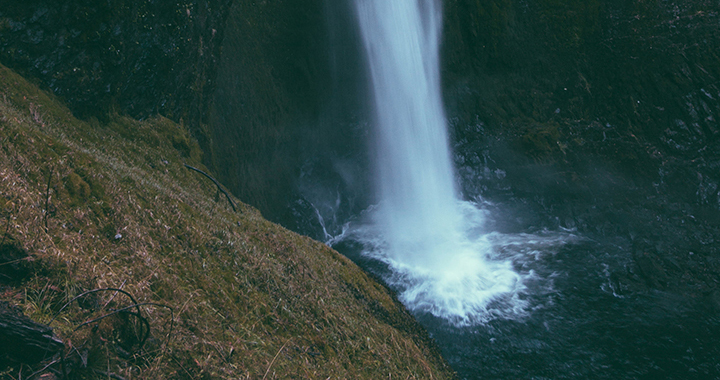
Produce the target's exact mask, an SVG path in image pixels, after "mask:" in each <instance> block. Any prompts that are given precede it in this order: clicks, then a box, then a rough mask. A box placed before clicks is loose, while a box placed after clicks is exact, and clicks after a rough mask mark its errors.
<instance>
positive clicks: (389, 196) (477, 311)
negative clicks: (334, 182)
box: [346, 0, 524, 323]
mask: <svg viewBox="0 0 720 380" xmlns="http://www.w3.org/2000/svg"><path fill="white" fill-rule="evenodd" d="M356 10H357V15H358V20H359V24H360V30H361V33H362V38H363V42H364V47H365V52H366V56H367V60H368V68H369V73H370V77H371V79H372V88H373V98H374V109H375V124H376V126H377V128H376V141H375V146H376V151H377V155H376V158H375V159H376V160H375V166H376V173H377V180H376V183H377V186H376V188H377V194H378V197H379V204H378V207H376V208H374V209H373V210H372V212H369V216H370V219H371V221H370V222H369V223H365V224H362V223H361V224H355V225H353V227H352V228H351V229H352V230H353V231H351V232H349V233H348V235H347V236H346V237H348V236H349V235H353V237H352V238H354V239H357V240H358V241H361V242H363V243H364V244H365V247H366V250H365V252H364V254H365V255H366V256H370V257H374V258H376V259H378V260H381V261H383V262H385V263H387V265H388V266H389V267H390V269H391V270H392V273H393V274H392V275H391V276H389V277H388V278H386V280H387V281H388V282H390V283H393V284H394V285H397V287H398V288H399V289H401V293H400V299H401V301H403V302H404V303H405V305H406V306H408V307H409V308H410V309H413V310H422V311H427V312H430V313H432V314H434V315H436V316H440V317H443V318H447V319H448V320H452V321H455V322H456V323H471V322H472V321H477V320H480V319H482V318H484V317H483V316H487V315H489V314H492V313H493V312H492V310H494V311H495V312H501V313H519V310H521V309H522V307H523V305H522V300H520V299H519V297H518V295H519V294H520V293H521V292H522V290H523V287H524V285H523V277H522V276H521V275H520V274H518V273H516V272H515V271H514V270H513V264H512V262H511V260H509V259H507V258H502V257H498V255H497V253H498V250H497V249H496V246H495V245H494V243H493V242H492V241H491V238H490V235H487V234H484V233H483V231H482V226H483V220H484V216H483V212H482V210H480V209H479V208H477V207H475V205H473V204H471V203H468V202H463V201H460V200H459V197H458V195H457V190H456V188H455V179H454V173H453V166H452V160H451V152H450V149H449V143H448V137H447V126H446V118H445V114H444V110H443V105H442V99H441V92H440V68H439V41H440V32H441V18H442V14H441V9H440V5H439V2H438V1H434V0H357V1H356ZM501 304H503V305H505V306H498V305H501Z"/></svg>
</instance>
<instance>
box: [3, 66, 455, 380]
mask: <svg viewBox="0 0 720 380" xmlns="http://www.w3.org/2000/svg"><path fill="white" fill-rule="evenodd" d="M109 120H110V121H109V122H106V123H101V122H99V121H97V120H88V121H81V120H77V119H75V118H74V117H73V116H72V114H71V113H70V112H69V111H68V110H67V109H66V108H65V107H64V106H62V104H61V103H60V102H59V101H57V100H56V99H54V98H53V97H52V96H49V95H47V94H45V93H44V92H42V91H39V90H38V89H37V88H36V87H35V86H33V85H31V84H29V83H28V82H26V81H25V80H24V79H23V78H21V77H19V76H17V75H16V74H14V73H13V72H11V71H10V70H8V69H6V68H5V67H2V66H0V216H2V218H0V220H1V222H0V228H2V231H0V233H2V232H4V231H5V229H6V227H7V231H8V232H7V237H6V238H5V239H6V240H7V241H6V243H5V244H13V245H15V246H17V247H20V248H22V249H24V250H26V251H27V252H28V254H29V259H28V265H29V266H30V268H31V271H30V275H26V276H24V277H23V278H20V279H18V282H17V283H13V284H0V300H7V301H10V302H12V303H14V304H17V305H20V306H21V307H22V308H23V309H24V311H25V313H26V314H28V315H29V316H30V317H31V318H33V319H35V320H37V321H39V322H44V323H48V322H50V320H51V318H52V317H53V316H54V315H55V314H58V311H59V309H60V307H62V306H63V305H64V304H66V303H67V302H68V301H69V300H70V299H71V298H72V297H74V296H76V295H78V294H80V293H81V292H83V291H87V290H92V289H97V288H121V289H122V290H124V291H126V292H128V293H130V294H131V295H133V296H134V297H135V299H136V300H137V302H138V303H141V304H142V303H155V304H163V305H167V306H168V307H170V308H172V309H173V310H174V315H175V321H174V326H173V328H172V329H171V328H170V327H171V323H170V322H171V320H170V316H171V313H170V311H169V309H167V308H165V307H158V306H153V305H145V306H141V307H140V309H141V313H142V315H143V317H144V318H146V319H147V321H148V323H149V325H150V326H151V334H150V338H149V339H148V341H147V343H145V345H144V346H143V347H142V349H140V350H139V351H138V348H139V347H138V346H139V342H138V339H137V335H142V325H141V323H140V322H139V321H140V320H139V319H138V318H137V317H135V316H133V315H130V314H126V313H117V314H115V315H112V316H110V317H108V318H105V319H103V320H101V321H99V322H97V323H93V324H90V325H88V326H85V327H83V328H80V329H78V330H77V331H74V330H75V328H76V327H77V326H78V325H80V324H81V323H82V322H84V321H87V320H89V319H92V318H97V317H99V316H101V315H104V314H106V313H108V312H111V311H112V310H114V309H120V308H123V307H127V306H130V305H132V302H131V301H130V300H129V298H128V297H127V296H125V295H123V294H119V293H118V292H112V291H106V292H97V293H93V294H92V295H89V296H87V297H83V298H81V299H80V300H79V301H80V302H78V301H75V302H73V303H72V304H70V305H69V306H68V307H67V308H66V309H65V310H63V311H62V312H61V313H59V316H58V318H57V319H55V320H54V321H53V322H52V327H53V328H55V331H56V333H57V334H58V335H59V336H60V337H61V338H62V339H63V341H64V342H65V346H66V349H65V355H66V357H67V360H68V362H73V361H74V363H75V364H74V367H73V371H72V373H71V376H72V377H75V378H88V379H92V378H107V377H108V376H107V374H116V375H118V376H122V377H124V378H125V379H164V378H177V379H201V378H202V379H216V378H217V379H273V378H312V379H315V378H318V379H319V378H322V379H327V378H333V379H362V378H367V379H381V378H393V379H406V378H410V379H424V378H428V379H429V378H433V379H443V378H451V377H452V376H453V374H452V372H451V371H450V370H449V369H448V367H447V366H446V364H445V363H444V362H443V360H442V359H441V358H440V357H439V355H438V354H437V352H436V351H435V350H434V348H432V345H431V344H430V343H429V339H428V338H427V336H426V334H425V333H424V332H423V331H422V330H421V329H420V328H419V327H418V326H417V325H416V323H415V322H414V321H413V320H412V318H411V317H410V316H409V315H408V313H407V312H406V311H405V310H404V309H403V308H402V307H401V306H400V305H399V304H398V303H397V301H396V300H394V299H393V297H392V295H391V294H390V293H389V292H388V291H387V289H385V288H384V287H383V286H381V285H379V284H378V283H376V282H374V281H373V280H372V279H370V278H369V277H368V276H367V275H366V274H365V273H363V272H362V271H361V270H360V269H358V267H357V266H356V265H354V264H353V263H352V262H350V261H349V260H348V259H346V258H345V257H343V256H341V255H339V254H338V253H336V252H335V251H333V250H331V249H330V248H328V247H327V246H325V245H323V244H321V243H318V242H315V241H313V240H311V239H309V238H307V237H303V236H299V235H297V234H294V233H292V232H289V231H287V230H285V229H284V228H282V227H280V226H278V225H275V224H272V223H270V222H268V221H266V220H264V219H263V218H262V216H261V215H260V214H259V213H258V212H257V211H256V210H255V209H253V208H252V207H249V206H247V205H244V204H242V203H241V202H239V201H238V202H237V203H238V205H239V209H238V212H237V213H233V212H232V210H231V209H230V207H229V205H228V203H227V200H225V199H224V197H218V196H217V189H216V188H215V186H214V185H213V184H212V183H211V182H210V181H208V180H207V179H206V178H203V177H202V176H200V175H198V174H197V173H195V172H192V171H190V170H188V169H186V168H185V167H184V166H183V163H187V164H189V165H192V166H195V167H200V168H202V169H205V168H204V167H203V166H202V165H201V164H200V163H199V162H200V158H201V154H202V153H201V152H200V150H199V148H198V147H197V144H196V143H195V142H194V141H193V140H192V139H190V138H189V137H188V134H187V132H186V130H185V129H184V128H183V127H182V126H179V125H176V124H174V123H172V122H171V121H169V120H167V119H164V118H162V117H157V118H154V119H151V120H146V121H143V122H138V121H135V120H131V119H128V118H124V117H120V116H110V117H109ZM48 183H50V186H49V187H48ZM48 188H49V191H48ZM6 221H7V224H6ZM45 223H47V229H46V228H45ZM120 235H122V237H119V236H120ZM116 237H119V238H116ZM168 336H169V343H168V341H167V340H166V338H167V337H168ZM135 351H137V352H135ZM42 365H43V364H38V366H39V367H37V368H36V369H39V368H41V367H42ZM55 368H57V365H56V366H55ZM13 371H14V372H13ZM24 373H28V372H27V368H26V369H25V372H24ZM3 376H6V377H8V378H16V377H13V376H17V368H16V369H14V370H13V369H11V370H9V371H6V372H5V375H3ZM24 378H25V377H24Z"/></svg>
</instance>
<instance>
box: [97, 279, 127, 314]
mask: <svg viewBox="0 0 720 380" xmlns="http://www.w3.org/2000/svg"><path fill="white" fill-rule="evenodd" d="M126 282H127V280H125V281H123V283H122V284H120V287H119V288H118V289H122V288H123V286H125V283H126ZM118 293H119V292H117V291H116V292H115V294H113V295H112V297H110V299H109V300H108V301H107V302H105V305H103V307H102V308H101V309H104V308H106V307H107V306H108V305H109V304H110V302H112V301H113V300H114V299H115V297H116V296H117V295H118Z"/></svg>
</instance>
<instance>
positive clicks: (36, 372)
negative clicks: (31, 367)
mask: <svg viewBox="0 0 720 380" xmlns="http://www.w3.org/2000/svg"><path fill="white" fill-rule="evenodd" d="M59 361H60V360H59V359H56V360H53V361H51V362H50V363H48V364H47V365H45V367H42V368H41V369H39V370H37V371H35V372H33V373H31V374H30V376H28V377H27V378H28V379H32V378H33V377H35V375H37V374H39V373H42V372H45V370H46V369H48V368H50V366H52V365H54V364H57V363H58V362H59ZM21 368H22V367H21Z"/></svg>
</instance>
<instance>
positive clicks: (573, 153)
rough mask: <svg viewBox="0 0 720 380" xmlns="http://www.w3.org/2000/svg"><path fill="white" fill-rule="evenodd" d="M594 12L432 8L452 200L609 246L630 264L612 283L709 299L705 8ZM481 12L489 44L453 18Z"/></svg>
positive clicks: (717, 147) (711, 192)
mask: <svg viewBox="0 0 720 380" xmlns="http://www.w3.org/2000/svg"><path fill="white" fill-rule="evenodd" d="M593 3H595V2H587V3H586V4H583V5H579V4H573V3H572V2H569V1H538V2H533V3H532V4H530V3H528V2H513V3H512V4H508V3H506V2H503V1H493V2H486V3H484V5H476V4H472V2H469V1H463V0H455V1H448V2H447V3H446V4H447V16H446V30H447V33H446V35H445V39H446V42H447V43H446V45H445V57H446V62H447V64H446V75H445V78H446V79H447V80H446V99H448V106H449V112H448V113H449V114H450V115H454V116H455V117H456V118H455V120H454V121H453V126H454V132H455V136H456V139H455V140H456V151H457V152H458V168H459V169H458V171H459V173H460V175H461V176H463V178H464V181H463V183H465V184H468V185H466V186H465V188H464V189H463V190H464V192H465V193H466V194H469V195H472V194H484V195H488V196H491V197H496V198H497V199H503V200H508V201H519V202H523V204H524V205H525V206H524V207H529V208H533V209H535V210H536V211H537V213H538V214H542V215H548V218H547V219H546V220H535V221H534V223H536V225H537V224H539V225H543V226H547V227H550V228H558V226H559V227H562V228H570V229H577V230H578V231H580V232H582V233H585V234H590V235H591V236H596V237H599V238H603V239H611V238H614V237H618V236H620V237H624V239H626V243H625V244H627V247H628V248H627V251H628V257H629V258H631V260H632V263H633V264H632V265H631V266H630V267H628V268H627V273H617V274H616V278H618V279H619V280H618V281H620V282H625V283H632V284H633V285H632V286H631V287H633V288H643V287H647V288H655V289H661V290H673V291H680V292H684V293H689V294H693V296H698V297H708V299H711V300H713V299H715V298H714V297H715V294H716V293H717V289H718V286H719V285H718V282H717V280H716V279H717V278H718V274H720V268H718V267H717V265H716V263H714V262H713V260H712V259H711V258H712V257H716V256H717V255H718V254H720V251H718V248H717V242H716V240H717V238H716V237H717V236H720V230H718V226H719V225H720V219H718V215H720V200H719V199H718V198H719V197H720V195H719V194H720V191H719V190H720V177H719V176H720V170H718V169H720V133H719V132H718V122H717V118H718V115H719V114H720V88H719V87H718V81H717V78H720V66H718V65H717V62H718V61H720V56H719V55H718V54H720V53H718V52H720V23H719V22H718V21H719V20H720V10H719V9H718V7H717V2H715V1H704V0H693V1H686V2H682V3H678V2H674V3H670V2H655V1H651V2H619V1H610V2H603V3H602V4H595V5H593ZM488 7H489V8H488ZM481 8H487V9H481ZM491 11H492V12H496V13H498V12H499V13H502V14H503V16H502V17H501V20H505V21H503V23H500V24H498V25H497V28H496V33H495V34H490V36H492V38H494V40H490V39H489V38H490V37H488V35H487V34H484V33H481V32H482V30H481V29H482V28H481V27H479V26H476V27H475V29H468V28H469V27H470V26H471V25H472V23H470V24H468V23H465V22H460V21H457V20H461V19H463V18H467V17H471V16H467V15H464V14H463V12H465V13H467V12H470V13H471V15H474V16H472V17H481V18H482V17H485V18H487V17H490V16H489V15H490V14H491V13H492V12H491ZM503 17H504V18H503ZM476 24H477V25H480V23H479V22H478V23H476ZM486 28H487V26H486ZM478 43H479V46H485V50H479V49H477V46H478ZM471 46H476V48H475V49H474V50H473V49H471V48H470V47H471ZM490 47H493V49H494V50H492V51H488V49H489V48H490ZM493 61H497V62H505V63H503V64H502V65H499V66H498V65H494V64H493V63H492V62H493ZM498 170H500V171H502V173H504V175H503V178H502V179H500V178H496V175H495V173H496V172H498ZM478 179H480V180H478ZM540 219H542V218H540ZM640 243H642V244H640ZM638 244H640V245H642V247H641V248H631V247H636V246H638Z"/></svg>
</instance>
